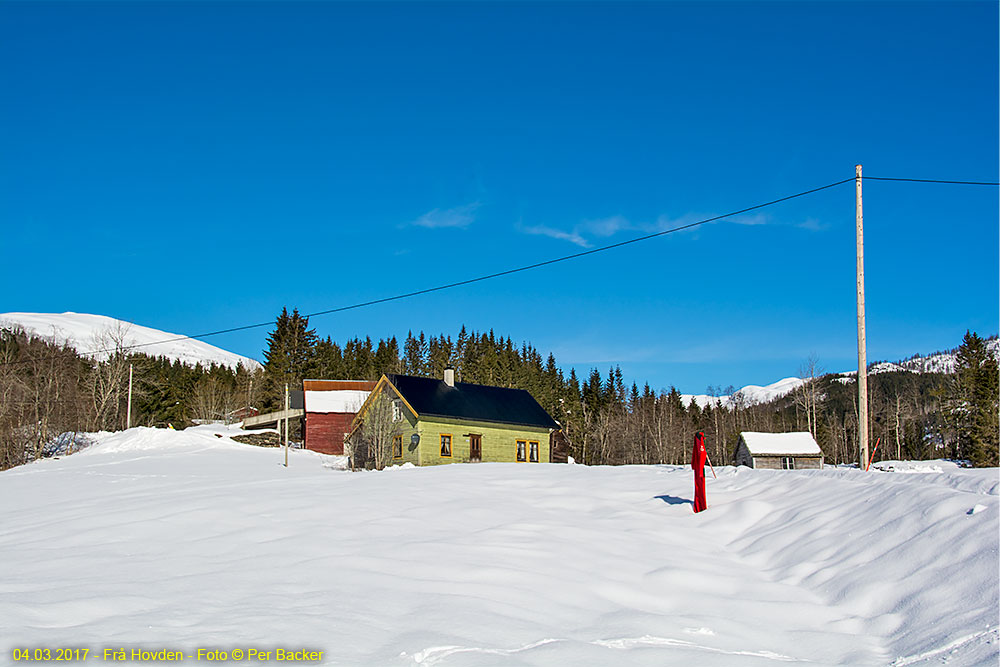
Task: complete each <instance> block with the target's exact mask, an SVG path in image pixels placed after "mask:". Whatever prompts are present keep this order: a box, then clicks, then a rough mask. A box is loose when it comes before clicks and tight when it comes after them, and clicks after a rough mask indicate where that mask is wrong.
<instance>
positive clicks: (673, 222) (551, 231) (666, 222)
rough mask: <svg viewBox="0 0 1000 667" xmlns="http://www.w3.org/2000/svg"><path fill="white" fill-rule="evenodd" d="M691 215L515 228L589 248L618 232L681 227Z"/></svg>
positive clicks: (616, 218) (653, 231)
mask: <svg viewBox="0 0 1000 667" xmlns="http://www.w3.org/2000/svg"><path fill="white" fill-rule="evenodd" d="M694 220H695V218H694V217H693V216H685V217H684V218H681V219H672V218H668V217H667V216H664V215H661V216H660V217H659V218H657V219H656V220H655V221H654V222H634V221H632V220H629V219H628V218H626V217H625V216H623V215H613V216H611V217H608V218H593V219H587V220H583V221H582V222H579V223H577V224H576V225H574V226H573V227H572V228H571V229H559V228H557V227H550V226H548V225H524V224H521V223H518V225H517V229H518V230H519V231H521V232H522V233H524V234H537V235H540V236H548V237H550V238H553V239H560V240H563V241H569V242H570V243H573V244H576V245H578V246H580V247H581V248H590V247H592V246H593V245H594V241H595V240H600V239H606V238H609V237H611V236H614V235H615V234H618V233H620V232H638V233H640V234H654V233H656V232H662V231H666V230H668V229H674V228H676V227H681V226H683V225H685V224H688V223H690V222H693V221H694Z"/></svg>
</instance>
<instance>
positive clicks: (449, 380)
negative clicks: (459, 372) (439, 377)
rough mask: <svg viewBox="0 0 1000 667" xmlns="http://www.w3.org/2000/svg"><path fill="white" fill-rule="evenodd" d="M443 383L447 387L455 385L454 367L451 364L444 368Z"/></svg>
mask: <svg viewBox="0 0 1000 667" xmlns="http://www.w3.org/2000/svg"><path fill="white" fill-rule="evenodd" d="M444 383H445V384H446V385H448V386H449V387H454V386H455V369H454V368H452V367H451V366H448V367H447V368H445V369H444Z"/></svg>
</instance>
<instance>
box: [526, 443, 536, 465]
mask: <svg viewBox="0 0 1000 667" xmlns="http://www.w3.org/2000/svg"><path fill="white" fill-rule="evenodd" d="M528 445H529V446H530V450H529V451H530V452H531V453H530V454H529V457H530V458H529V459H528V460H529V461H531V462H532V463H538V443H537V442H534V441H532V442H529V443H528Z"/></svg>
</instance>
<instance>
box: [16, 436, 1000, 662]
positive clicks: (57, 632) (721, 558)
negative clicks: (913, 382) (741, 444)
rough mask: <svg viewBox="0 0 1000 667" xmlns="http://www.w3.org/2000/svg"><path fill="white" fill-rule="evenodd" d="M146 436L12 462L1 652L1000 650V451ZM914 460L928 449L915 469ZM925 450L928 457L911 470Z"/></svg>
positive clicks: (582, 656) (855, 654)
mask: <svg viewBox="0 0 1000 667" xmlns="http://www.w3.org/2000/svg"><path fill="white" fill-rule="evenodd" d="M240 432H241V431H240V429H238V428H235V427H227V426H221V425H203V426H198V427H194V428H190V429H187V430H185V431H171V430H164V429H159V430H157V429H146V428H136V429H130V430H129V431H125V432H122V433H115V434H99V435H97V436H95V438H96V440H97V443H96V444H94V445H93V446H92V447H91V448H89V449H88V450H86V451H85V452H84V453H81V454H74V455H72V456H68V457H64V458H61V459H58V460H54V459H47V460H42V461H38V462H36V463H34V464H31V465H27V466H22V467H19V468H15V469H12V470H8V471H5V472H2V473H0V506H2V507H4V509H5V510H6V511H5V518H4V526H3V530H2V531H0V562H2V563H4V565H5V566H6V567H4V568H2V569H0V654H3V655H9V654H10V653H9V652H10V651H11V650H12V649H13V648H15V647H24V646H44V645H59V646H61V645H73V642H74V641H76V642H79V638H80V637H90V638H96V639H93V640H90V641H91V642H92V643H91V650H92V651H94V652H99V651H100V650H101V649H102V648H105V647H112V648H117V647H118V646H135V647H141V648H143V649H161V648H164V647H167V648H171V649H176V650H196V649H197V648H199V647H208V648H211V647H216V648H221V649H230V650H231V649H232V648H233V647H250V646H258V647H260V646H264V647H274V646H275V645H280V646H282V647H283V648H291V649H294V648H298V649H302V648H308V649H314V650H322V651H324V654H323V659H322V661H321V662H320V663H319V664H330V665H344V664H348V665H401V666H406V665H442V666H446V665H471V666H484V667H485V666H486V665H501V664H502V665H562V664H567V665H580V666H584V667H586V666H588V665H593V666H598V665H600V666H602V667H603V666H604V665H612V664H627V665H649V666H653V665H691V664H697V665H704V666H706V667H723V666H726V667H728V666H730V665H734V664H737V665H741V666H742V665H772V664H774V662H775V661H779V662H800V663H812V664H818V665H890V664H892V665H912V664H932V663H937V662H940V661H941V660H944V659H947V661H948V662H949V663H950V664H953V665H981V664H996V663H997V659H998V657H1000V653H998V646H1000V636H998V628H997V618H996V612H997V608H998V605H1000V600H998V598H1000V567H998V565H1000V563H998V555H997V554H998V547H1000V544H998V542H1000V503H998V500H1000V498H998V495H997V478H998V471H997V470H996V469H987V470H976V469H966V468H961V467H959V466H957V465H953V464H950V463H949V462H947V461H936V462H930V463H926V464H921V466H927V467H931V466H933V467H936V468H939V469H940V472H934V473H933V474H930V473H928V474H922V475H917V474H891V473H886V472H879V473H864V472H861V471H858V470H856V469H850V468H828V469H824V470H799V471H778V470H751V469H747V468H733V467H724V468H719V469H717V473H718V479H710V480H709V481H708V485H709V486H708V501H709V509H708V511H706V512H703V513H700V514H697V515H696V514H693V513H692V512H691V501H690V498H691V496H692V488H691V487H692V479H691V471H690V469H689V468H687V467H686V466H622V467H606V466H598V467H591V466H584V465H572V466H569V465H553V464H541V465H539V464H533V465H529V464H506V463H498V464H478V465H446V466H439V467H434V468H415V467H407V466H400V467H398V468H394V469H393V470H391V471H387V472H365V473H360V474H359V473H350V472H346V471H343V470H340V469H338V468H337V467H336V465H335V463H336V462H335V459H336V457H326V456H324V455H321V454H316V453H314V452H308V451H301V450H297V451H291V452H289V454H290V457H289V465H288V467H285V466H284V465H283V461H284V452H282V451H280V450H277V449H273V448H260V447H253V446H249V445H239V444H238V443H234V442H233V441H232V440H231V439H230V438H231V436H232V435H233V434H236V433H240ZM899 467H900V469H905V468H907V467H908V466H907V465H905V464H904V463H899ZM917 467H919V466H917V465H914V466H912V468H913V469H915V468H917Z"/></svg>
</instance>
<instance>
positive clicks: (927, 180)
mask: <svg viewBox="0 0 1000 667" xmlns="http://www.w3.org/2000/svg"><path fill="white" fill-rule="evenodd" d="M852 180H853V179H852ZM861 180H863V181H904V182H908V183H946V184H949V185H992V186H998V185H1000V183H993V182H990V181H943V180H940V179H936V178H889V177H883V176H862V177H861Z"/></svg>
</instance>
